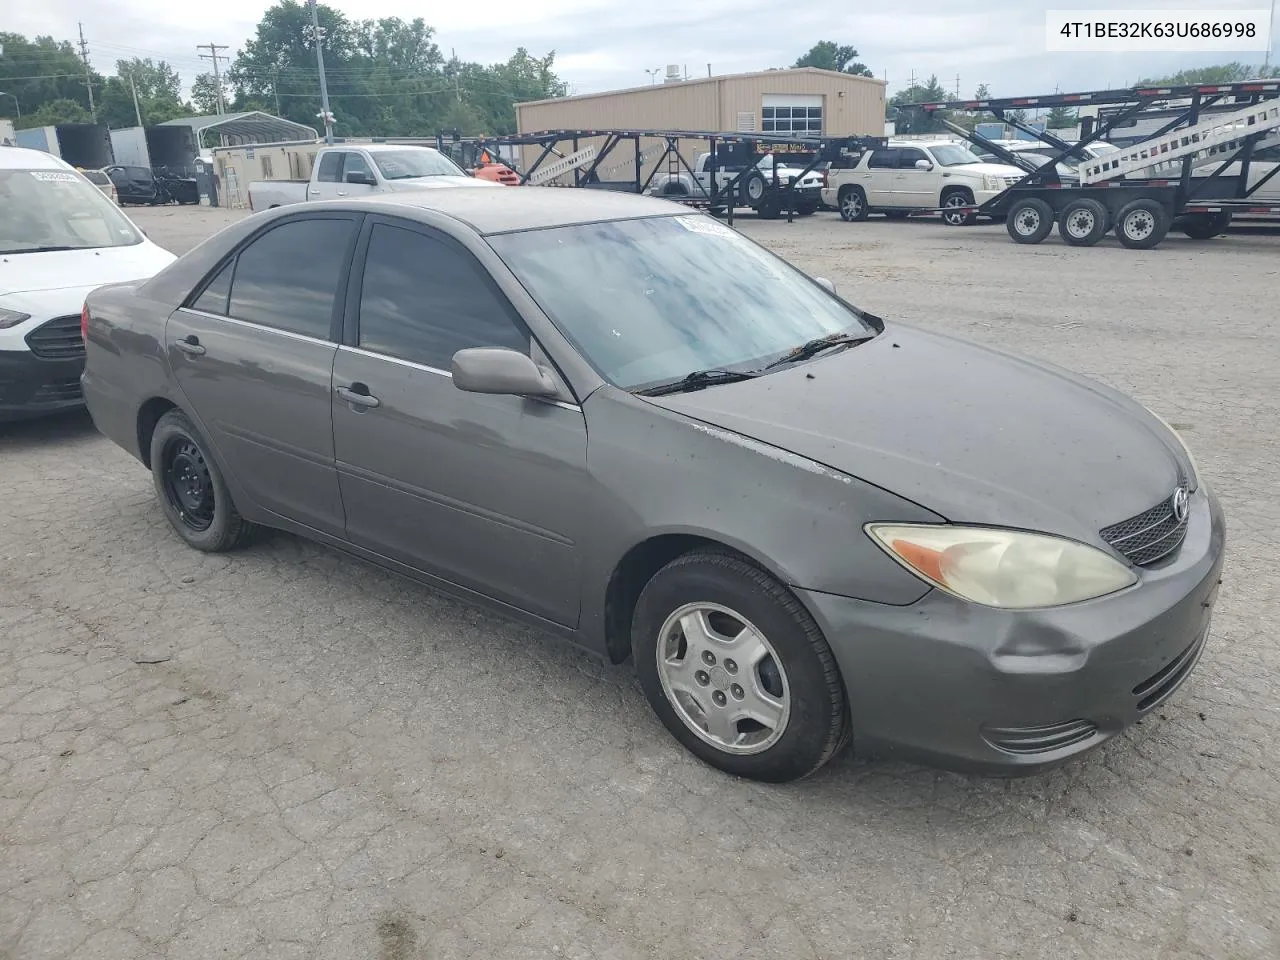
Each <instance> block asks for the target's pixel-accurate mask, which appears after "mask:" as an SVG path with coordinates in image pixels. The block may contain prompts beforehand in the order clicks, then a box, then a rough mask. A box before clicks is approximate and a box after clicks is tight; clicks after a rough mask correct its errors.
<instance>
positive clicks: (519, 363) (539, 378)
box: [452, 347, 559, 397]
mask: <svg viewBox="0 0 1280 960" xmlns="http://www.w3.org/2000/svg"><path fill="white" fill-rule="evenodd" d="M452 366H453V385H454V386H455V387H457V388H458V389H459V390H465V391H467V392H468V393H497V394H507V395H511V396H517V397H554V396H556V395H557V394H558V393H559V391H558V390H557V388H556V383H555V381H554V380H553V379H552V378H551V376H550V375H549V374H548V373H547V372H546V371H545V370H543V369H541V368H540V367H539V366H538V365H537V364H536V363H534V362H533V360H532V359H531V358H530V357H529V356H527V355H526V354H523V353H519V352H517V351H515V350H508V349H507V348H505V347H468V348H467V349H466V350H459V351H458V352H457V353H455V354H454V355H453V364H452Z"/></svg>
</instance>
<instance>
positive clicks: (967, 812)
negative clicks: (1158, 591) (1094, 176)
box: [0, 208, 1280, 960]
mask: <svg viewBox="0 0 1280 960" xmlns="http://www.w3.org/2000/svg"><path fill="white" fill-rule="evenodd" d="M235 216H236V215H235V214H233V213H229V212H226V211H218V210H209V209H207V208H200V209H192V208H181V209H177V208H170V209H163V210H155V211H150V210H142V211H138V212H137V213H136V219H137V220H138V222H139V223H140V224H141V225H143V226H144V228H145V229H146V230H147V231H148V232H149V234H150V235H151V237H152V238H153V239H155V240H156V241H157V242H159V243H161V244H162V245H164V246H167V247H169V248H170V249H172V250H174V251H175V252H181V251H182V250H185V249H187V248H189V247H190V246H191V245H193V244H194V243H196V242H198V241H199V240H200V239H202V238H203V237H205V236H207V235H208V234H209V233H210V232H211V231H212V230H213V229H215V228H216V227H217V226H219V225H221V224H222V223H225V222H228V220H229V219H233V218H234V217H235ZM737 225H738V226H739V227H740V228H741V229H742V230H743V231H744V232H746V233H748V234H749V235H751V236H752V237H755V238H757V239H758V240H760V241H762V242H763V243H765V244H766V245H768V246H769V247H771V248H773V249H774V250H776V251H778V252H779V253H781V254H782V255H783V256H785V257H788V258H789V259H791V260H792V261H793V262H795V263H796V264H797V265H798V266H800V267H801V268H803V269H805V270H808V271H809V272H811V273H814V274H817V275H821V276H825V277H828V278H829V279H831V280H833V281H834V282H835V283H836V284H837V285H838V287H839V288H840V290H841V292H842V293H844V294H845V295H846V296H848V297H849V298H850V299H852V300H854V301H855V302H858V303H860V304H862V305H863V306H865V307H866V308H867V309H869V310H871V311H873V312H875V313H878V314H880V315H882V316H886V317H892V318H897V319H899V320H902V321H906V322H910V323H915V324H919V325H922V326H927V327H933V328H938V329H943V330H949V331H954V332H959V333H962V334H966V335H968V336H971V337H974V338H976V339H979V340H983V341H987V342H991V343H997V344H1000V345H1003V346H1006V347H1009V348H1013V349H1015V350H1019V351H1022V352H1025V353H1029V354H1033V355H1035V356H1038V357H1042V358H1046V359H1049V360H1052V361H1054V362H1056V363H1059V364H1061V365H1063V366H1066V367H1069V368H1072V369H1075V370H1080V371H1083V372H1086V373H1088V374H1091V375H1093V376H1095V377H1097V378H1099V379H1101V380H1104V381H1106V382H1108V383H1110V384H1113V385H1115V386H1117V387H1119V388H1121V389H1123V390H1125V391H1128V392H1130V393H1132V394H1134V395H1135V396H1137V397H1138V398H1139V399H1140V400H1142V401H1143V402H1145V403H1147V404H1149V405H1150V406H1151V407H1153V409H1155V410H1156V411H1157V412H1158V413H1160V414H1161V415H1162V416H1164V417H1165V418H1166V419H1167V420H1169V421H1171V422H1172V423H1174V424H1175V425H1176V426H1177V427H1178V429H1180V430H1181V431H1182V432H1183V433H1184V435H1185V436H1186V437H1187V439H1188V440H1189V442H1190V443H1191V445H1192V447H1193V449H1194V450H1195V452H1196V455H1197V457H1198V459H1199V463H1200V468H1201V472H1202V473H1203V474H1204V476H1205V477H1206V478H1207V480H1208V482H1209V483H1211V484H1212V485H1213V486H1214V487H1215V488H1216V489H1217V491H1218V492H1219V494H1220V496H1221V498H1222V500H1223V503H1224V506H1225V508H1226V511H1227V517H1228V527H1229V557H1228V562H1227V568H1226V572H1225V582H1224V584H1223V587H1222V594H1221V601H1220V607H1219V609H1218V611H1217V613H1216V615H1215V621H1214V631H1213V636H1212V640H1211V642H1210V644H1209V646H1208V648H1207V651H1206V653H1205V655H1204V657H1203V659H1202V661H1201V663H1200V665H1199V667H1198V668H1197V670H1196V672H1195V673H1194V674H1193V675H1192V677H1191V679H1190V680H1189V681H1188V682H1187V684H1186V685H1185V686H1184V687H1183V688H1182V689H1181V690H1180V692H1179V693H1178V694H1177V695H1176V696H1175V697H1174V698H1173V699H1172V700H1171V701H1170V702H1168V703H1167V704H1166V705H1164V706H1163V707H1162V708H1161V709H1160V710H1159V711H1158V712H1157V714H1156V715H1153V716H1151V717H1150V718H1149V719H1147V720H1146V721H1144V722H1143V723H1142V724H1141V725H1139V726H1137V727H1135V728H1134V729H1133V730H1132V731H1131V732H1129V733H1128V734H1127V735H1125V736H1122V737H1119V738H1117V739H1116V740H1115V741H1113V742H1112V743H1110V744H1109V745H1107V746H1106V747H1105V748H1104V749H1102V750H1101V751H1098V752H1095V753H1094V754H1092V755H1090V756H1088V757H1087V758H1084V759H1083V760H1081V761H1078V762H1075V763H1072V764H1071V765H1069V766H1067V767H1066V768H1064V769H1062V770H1059V771H1057V772H1054V773H1051V774H1048V775H1045V776H1040V777H1035V778H1031V779H1024V780H1017V781H1001V780H989V779H981V778H970V777H963V776H957V775H952V774H946V773H937V772H934V771H932V770H927V769H923V768H919V767H914V766H908V765H905V764H901V763H893V762H885V761H880V760H868V759H863V758H857V757H852V756H848V755H846V756H844V757H843V758H842V759H840V760H838V761H837V762H836V763H835V764H833V765H832V766H831V767H830V768H829V769H827V770H825V771H823V772H821V773H820V774H818V775H817V776H815V777H814V778H812V779H810V780H808V781H804V782H802V783H799V784H795V785H790V786H786V787H769V786H763V785H759V784H753V783H747V782H740V781H735V780H732V779H729V778H727V777H725V776H723V775H722V774H719V773H717V772H715V771H713V770H710V769H708V768H706V767H704V766H702V765H700V764H699V763H698V762H697V761H695V760H693V759H692V758H691V757H690V756H688V755H687V754H686V753H685V752H684V751H683V750H682V749H681V748H680V747H679V746H678V745H677V744H676V743H675V742H674V741H673V740H672V739H671V738H670V737H669V736H668V735H667V734H666V733H665V731H664V730H663V729H662V728H661V727H660V725H659V724H658V722H657V721H656V720H655V719H654V718H653V717H652V716H651V714H650V712H649V709H648V707H647V705H646V704H645V702H644V700H643V698H642V696H641V694H640V692H639V689H638V687H637V685H636V683H635V681H634V679H633V676H632V672H631V667H630V666H629V665H626V666H622V667H611V666H605V665H602V664H600V663H597V662H595V661H592V660H589V659H584V658H583V657H582V656H580V655H579V654H578V653H576V652H574V651H572V650H570V649H568V648H566V647H564V646H562V645H559V644H558V643H556V642H555V641H552V640H548V639H546V638H544V637H541V636H539V635H536V634H534V633H532V632H530V631H528V630H526V629H525V628H523V627H520V626H515V625H513V624H511V623H509V622H507V621H505V620H503V619H500V618H498V617H495V616H492V615H490V614H488V613H483V612H480V611H477V610H475V609H473V608H471V607H468V606H465V605H463V604H460V603H456V602H454V601H452V600H449V599H446V598H443V597H441V596H439V595H437V594H434V593H432V592H431V591H429V590H427V589H424V588H421V587H418V586H415V585H411V584H409V583H406V582H405V581H403V580H400V579H397V578H396V577H394V576H391V575H389V574H386V573H383V572H381V571H379V570H377V569H374V568H371V567H369V566H366V565H364V564H362V563H360V562H357V561H355V560H351V559H348V558H346V557H343V556H339V555H338V554H336V553H333V552H331V551H329V550H327V549H324V548H321V547H318V546H316V545H314V544H311V543H308V542H304V541H301V540H298V539H295V538H293V537H290V536H285V535H275V536H272V537H269V538H267V540H266V541H265V542H264V543H262V544H260V545H258V546H256V547H253V548H251V549H249V550H247V551H246V552H243V553H239V554H233V555H229V556H216V557H215V556H205V555H202V554H199V553H196V552H195V551H192V550H189V549H187V548H186V547H184V546H183V545H182V544H181V543H180V542H179V541H178V540H177V538H176V536H174V535H173V534H172V533H171V532H170V531H169V529H168V528H167V527H166V525H165V522H164V520H163V519H162V517H161V514H160V511H159V510H158V509H157V507H156V505H155V503H154V495H153V492H152V486H151V481H150V477H149V476H148V474H147V472H146V471H145V470H144V469H143V468H142V467H141V466H140V465H139V464H137V463H136V462H134V461H133V460H131V459H130V458H129V457H128V456H127V455H126V454H124V453H123V452H122V451H120V450H119V449H117V448H116V447H114V446H113V445H112V444H110V443H109V442H107V441H106V440H105V439H103V438H102V437H100V436H99V435H98V434H97V433H95V431H94V430H93V428H92V425H91V424H90V423H89V421H88V420H87V418H86V417H84V416H70V417H65V418H60V419H57V420H51V421H46V422H41V423H34V424H22V425H9V426H0V491H2V494H0V638H3V639H2V642H0V957H12V958H15V960H17V958H21V960H28V958H41V960H45V958H48V960H53V958H72V957H74V958H78V960H79V958H83V960H90V958H119V960H147V958H153V957H155V958H159V957H165V958H173V960H200V958H206V957H207V958H214V957H216V958H220V960H236V958H246V960H248V958H252V960H277V958H279V960H285V958H312V957H314V958H332V960H410V958H433V960H436V958H439V960H443V958H464V957H471V958H485V960H505V958H584V960H585V958H595V960H623V958H666V957H681V958H707V960H713V958H715V960H718V958H726V960H728V958H732V960H753V958H762V960H763V958H787V960H810V958H831V960H852V958H867V960H892V958H903V960H905V958H917V960H941V958H955V960H992V958H1002V957H1010V958H1046V960H1049V958H1052V960H1070V958H1090V960H1092V958H1106V960H1191V958H1213V960H1273V958H1275V957H1276V956H1280V920H1278V919H1277V918H1278V917H1280V747H1278V746H1277V744H1278V743H1280V707H1278V706H1277V698H1276V689H1277V682H1276V681H1277V677H1280V648H1278V647H1277V640H1276V638H1277V632H1278V631H1277V619H1278V618H1280V573H1278V572H1277V568H1276V563H1275V557H1276V550H1277V548H1276V534H1277V531H1280V498H1278V497H1277V493H1276V490H1277V485H1278V481H1280V431H1278V430H1277V428H1276V425H1277V424H1278V423H1280V350H1278V349H1277V342H1278V339H1280V334H1278V333H1277V320H1278V319H1280V309H1278V301H1280V236H1275V235H1269V234H1267V233H1265V232H1259V231H1245V232H1239V233H1235V234H1233V235H1231V236H1229V237H1226V238H1222V239H1219V240H1216V241H1212V242H1209V243H1194V242H1192V241H1189V240H1185V239H1183V238H1181V237H1180V236H1173V237H1170V239H1168V240H1167V241H1166V242H1165V243H1164V244H1163V245H1162V246H1161V247H1160V248H1158V249H1156V250H1153V251H1149V252H1134V251H1129V250H1124V249H1121V248H1120V247H1118V246H1117V245H1116V244H1115V241H1114V240H1108V241H1106V242H1104V244H1103V245H1100V246H1098V247H1094V248H1091V249H1075V248H1068V247H1066V246H1065V245H1063V244H1062V243H1061V242H1060V241H1058V240H1057V238H1056V237H1055V238H1053V239H1052V240H1050V241H1049V242H1046V243H1045V244H1043V245H1041V246H1038V247H1030V248H1029V247H1020V246H1016V245H1014V244H1013V243H1011V242H1010V241H1009V239H1008V237H1007V236H1006V235H1005V233H1004V230H1003V229H1002V228H1000V227H998V226H994V227H974V228H967V229H949V228H946V227H943V226H941V225H938V224H928V223H923V224H922V223H889V222H883V221H877V220H872V221H868V222H865V223H860V224H847V223H843V222H842V221H840V219H839V218H838V217H836V216H835V215H834V214H830V213H820V214H818V215H816V216H814V217H812V218H808V219H806V220H803V221H799V222H797V223H795V224H787V223H785V222H758V221H754V220H752V219H751V218H749V217H743V218H742V219H740V220H739V221H738V223H737ZM921 387H922V389H928V385H927V384H922V385H921ZM937 402H938V403H939V404H946V403H948V402H952V398H948V397H946V396H939V397H938V398H937ZM851 413H856V414H857V415H860V416H875V415H876V412H875V411H874V410H871V411H851ZM1268 556H1270V557H1271V558H1272V559H1271V560H1267V559H1266V558H1267V557H1268Z"/></svg>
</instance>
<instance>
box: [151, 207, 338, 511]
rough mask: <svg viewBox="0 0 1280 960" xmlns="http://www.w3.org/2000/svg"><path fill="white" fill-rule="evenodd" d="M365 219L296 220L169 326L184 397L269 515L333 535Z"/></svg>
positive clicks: (262, 241) (225, 270)
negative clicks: (337, 331) (349, 316)
mask: <svg viewBox="0 0 1280 960" xmlns="http://www.w3.org/2000/svg"><path fill="white" fill-rule="evenodd" d="M356 233H357V219H356V217H354V216H351V215H339V214H311V215H305V216H301V217H298V218H296V219H290V220H286V221H284V222H283V223H280V224H278V225H276V226H273V227H271V228H270V229H269V230H267V231H266V232H265V233H263V234H260V235H258V236H257V237H256V238H254V239H253V240H251V241H249V243H248V244H247V245H246V246H244V247H243V248H241V250H240V251H239V253H238V254H237V255H236V256H235V257H233V258H232V259H231V260H230V261H229V262H227V263H226V264H225V265H224V266H223V267H222V268H221V269H220V270H219V271H218V272H217V273H216V274H215V275H214V276H213V278H212V279H211V280H210V281H209V282H208V283H207V284H206V285H205V287H204V289H203V290H202V291H201V292H200V293H199V294H198V295H197V296H196V297H195V299H194V300H192V301H191V302H190V303H189V305H187V306H185V307H182V308H181V309H179V310H177V311H175V312H174V313H173V314H172V315H171V316H170V318H169V322H168V324H167V326H166V331H165V337H166V349H167V352H168V355H169V361H170V364H171V366H172V368H173V372H174V376H175V378H176V380H177V382H178V386H179V387H180V388H181V390H182V392H183V393H184V394H185V395H186V397H187V400H188V409H189V410H190V411H191V412H193V413H194V414H195V416H196V418H197V420H198V422H199V424H200V425H201V426H202V428H203V429H204V431H205V433H206V435H207V437H208V439H209V440H210V442H212V443H213V445H214V447H215V448H216V449H217V451H218V453H219V454H220V455H221V459H222V460H223V463H224V465H225V466H226V468H227V469H228V470H229V471H230V472H231V473H232V475H233V476H234V477H235V478H236V479H237V480H238V481H239V483H240V485H241V486H242V487H243V488H244V490H245V491H246V492H247V493H248V495H249V496H250V497H251V498H252V499H253V500H254V501H255V502H256V503H257V504H258V506H260V507H262V508H263V509H266V510H270V511H271V512H272V513H275V514H278V515H280V516H282V517H287V518H288V519H290V520H293V521H295V522H297V523H302V524H305V525H306V526H309V527H312V528H313V529H316V530H320V531H322V532H325V533H329V534H332V535H335V536H342V534H343V530H344V528H345V520H344V517H343V513H342V502H341V499H340V497H339V494H338V476H337V471H336V468H335V466H334V455H333V425H332V421H331V418H332V404H331V402H330V395H331V380H330V378H331V375H332V368H333V358H334V353H335V352H336V350H337V345H336V343H335V342H334V339H333V337H332V333H333V330H334V327H335V324H338V323H340V316H339V314H340V312H341V298H340V297H339V296H338V291H339V290H342V289H344V287H343V284H344V283H345V276H346V274H347V272H348V265H349V264H350V261H351V255H352V251H353V248H354V244H355V238H356Z"/></svg>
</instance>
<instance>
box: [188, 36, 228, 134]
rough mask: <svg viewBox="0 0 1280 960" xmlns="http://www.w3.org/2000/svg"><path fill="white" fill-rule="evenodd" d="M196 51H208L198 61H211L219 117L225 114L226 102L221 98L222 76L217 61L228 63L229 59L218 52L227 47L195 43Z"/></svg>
mask: <svg viewBox="0 0 1280 960" xmlns="http://www.w3.org/2000/svg"><path fill="white" fill-rule="evenodd" d="M196 49H197V50H208V51H209V52H208V53H202V54H200V59H201V60H212V61H213V85H214V86H215V87H217V88H218V106H217V110H218V115H219V116H221V115H222V114H224V113H226V112H227V102H226V100H224V99H223V96H222V74H221V73H220V72H219V71H218V61H219V60H227V61H230V60H231V58H230V57H224V56H223V55H222V54H220V53H219V52H218V51H219V50H226V49H227V46H226V44H220V43H197V44H196Z"/></svg>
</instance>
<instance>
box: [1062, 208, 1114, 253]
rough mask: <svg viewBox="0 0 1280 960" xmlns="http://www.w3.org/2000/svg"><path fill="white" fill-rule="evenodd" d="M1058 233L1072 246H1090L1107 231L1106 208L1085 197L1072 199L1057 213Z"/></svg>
mask: <svg viewBox="0 0 1280 960" xmlns="http://www.w3.org/2000/svg"><path fill="white" fill-rule="evenodd" d="M1058 233H1060V234H1061V235H1062V239H1063V240H1065V241H1067V243H1069V244H1071V246H1073V247H1092V246H1093V245H1094V244H1095V243H1097V242H1098V241H1099V240H1101V239H1102V238H1103V237H1104V236H1105V235H1106V233H1107V208H1106V207H1105V206H1103V205H1102V204H1101V203H1099V202H1098V201H1097V200H1090V199H1089V198H1087V197H1084V198H1081V199H1079V200H1072V201H1071V202H1070V203H1068V204H1067V205H1066V206H1065V207H1063V208H1062V213H1061V214H1059V215H1058Z"/></svg>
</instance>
